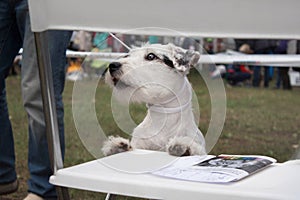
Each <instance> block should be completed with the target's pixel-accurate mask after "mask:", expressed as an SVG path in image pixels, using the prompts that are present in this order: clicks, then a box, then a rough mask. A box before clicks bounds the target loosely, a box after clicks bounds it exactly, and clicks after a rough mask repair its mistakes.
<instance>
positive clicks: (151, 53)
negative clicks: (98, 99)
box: [102, 44, 206, 156]
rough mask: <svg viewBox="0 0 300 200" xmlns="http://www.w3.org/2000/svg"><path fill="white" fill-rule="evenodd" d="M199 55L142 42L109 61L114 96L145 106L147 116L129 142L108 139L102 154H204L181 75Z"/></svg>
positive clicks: (187, 87)
mask: <svg viewBox="0 0 300 200" xmlns="http://www.w3.org/2000/svg"><path fill="white" fill-rule="evenodd" d="M199 57H200V55H199V53H198V52H195V51H191V50H184V49H182V48H180V47H176V46H174V45H173V44H168V45H160V44H153V45H150V44H146V45H145V46H143V47H141V48H134V49H132V50H131V51H130V52H129V53H128V54H127V55H126V56H124V57H122V58H120V59H118V60H117V61H116V62H112V63H111V64H110V65H109V68H108V73H106V77H105V81H106V83H108V84H109V85H111V86H112V87H113V88H114V90H116V93H117V98H118V99H119V100H120V101H122V99H123V101H124V98H125V97H129V98H130V100H131V101H134V102H144V103H146V105H147V107H148V111H147V115H146V117H145V119H144V120H143V122H142V123H140V124H139V125H138V126H137V127H136V128H135V129H134V131H133V134H132V139H131V141H129V140H128V139H124V138H121V137H118V136H117V137H115V136H110V137H109V138H108V140H107V141H105V142H104V145H103V147H102V151H103V154H104V155H106V156H107V155H112V154H116V153H120V152H123V151H128V150H131V149H132V148H133V149H135V148H137V149H149V150H159V151H167V152H168V153H169V154H171V155H175V156H187V155H203V154H206V151H205V142H204V137H203V135H202V133H201V131H200V130H199V129H198V127H197V125H196V123H195V120H194V115H193V112H192V105H191V100H192V88H191V85H190V83H189V82H188V79H187V77H186V75H187V74H188V72H189V69H190V68H191V67H192V66H193V65H195V64H197V62H198V60H199Z"/></svg>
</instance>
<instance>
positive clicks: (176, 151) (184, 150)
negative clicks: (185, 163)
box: [167, 143, 191, 156]
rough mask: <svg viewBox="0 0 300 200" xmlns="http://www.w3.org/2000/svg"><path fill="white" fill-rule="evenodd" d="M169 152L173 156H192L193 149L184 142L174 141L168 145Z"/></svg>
mask: <svg viewBox="0 0 300 200" xmlns="http://www.w3.org/2000/svg"><path fill="white" fill-rule="evenodd" d="M167 150H168V153H169V154H170V155H173V156H190V155H191V149H190V148H189V147H188V146H186V145H183V144H180V143H174V144H170V145H168V146H167Z"/></svg>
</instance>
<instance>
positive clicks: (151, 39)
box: [11, 31, 300, 90]
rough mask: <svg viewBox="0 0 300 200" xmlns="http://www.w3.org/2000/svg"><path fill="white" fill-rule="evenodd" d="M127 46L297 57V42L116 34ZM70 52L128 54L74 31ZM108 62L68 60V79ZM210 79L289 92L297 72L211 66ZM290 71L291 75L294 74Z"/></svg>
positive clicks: (96, 72)
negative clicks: (169, 44) (166, 46)
mask: <svg viewBox="0 0 300 200" xmlns="http://www.w3.org/2000/svg"><path fill="white" fill-rule="evenodd" d="M116 37H117V38H119V39H120V40H121V41H123V42H124V43H125V44H126V45H128V46H130V47H133V46H142V45H143V44H145V43H150V44H153V43H162V44H167V43H173V44H175V45H177V46H180V47H182V48H184V49H193V50H196V51H200V53H201V54H218V53H224V52H227V51H228V50H232V51H233V52H238V53H243V54H300V41H296V40H266V39H232V38H202V39H195V38H188V37H182V36H181V37H171V36H146V35H129V34H116ZM68 49H69V50H73V51H81V52H82V51H83V52H127V51H128V50H127V49H126V48H125V47H124V46H123V45H122V44H121V43H120V42H119V41H117V40H116V39H115V38H113V37H111V35H109V33H99V32H87V31H74V32H73V35H72V38H71V42H70V45H69V48H68ZM107 64H108V63H107V61H103V60H101V59H96V58H93V59H90V58H88V57H87V58H85V59H82V58H69V60H68V67H67V79H69V80H80V79H82V78H84V77H89V78H92V77H99V76H101V75H102V73H103V71H104V70H105V68H106V66H107ZM20 65H21V58H20V57H17V58H16V60H15V62H14V66H13V67H12V70H11V74H17V73H18V71H19V70H18V66H20ZM210 68H211V71H212V72H211V76H212V78H215V77H220V76H221V77H222V78H224V79H225V80H226V81H227V83H228V84H229V85H231V86H247V87H265V88H268V87H269V86H270V82H271V81H273V82H274V83H273V84H272V88H275V89H280V88H282V89H287V90H290V89H292V85H291V80H290V75H289V74H290V73H291V71H292V70H294V71H299V70H300V68H294V67H293V66H291V67H275V66H255V65H250V66H248V65H237V64H235V65H233V64H232V65H217V66H214V65H213V66H210ZM294 71H293V72H294Z"/></svg>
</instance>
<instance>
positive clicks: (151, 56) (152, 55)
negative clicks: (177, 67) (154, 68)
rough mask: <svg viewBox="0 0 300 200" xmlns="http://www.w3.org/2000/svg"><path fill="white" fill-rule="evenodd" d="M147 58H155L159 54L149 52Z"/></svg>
mask: <svg viewBox="0 0 300 200" xmlns="http://www.w3.org/2000/svg"><path fill="white" fill-rule="evenodd" d="M145 58H146V60H154V59H156V58H157V56H156V55H155V54H154V53H149V54H148V55H147V56H146V57H145Z"/></svg>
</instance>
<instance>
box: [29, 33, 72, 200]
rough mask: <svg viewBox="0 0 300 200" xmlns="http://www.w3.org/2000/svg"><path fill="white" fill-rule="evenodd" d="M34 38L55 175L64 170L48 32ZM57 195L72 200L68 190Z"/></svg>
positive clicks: (58, 190) (61, 189) (49, 147)
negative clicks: (59, 170)
mask: <svg viewBox="0 0 300 200" xmlns="http://www.w3.org/2000/svg"><path fill="white" fill-rule="evenodd" d="M34 38H35V47H36V53H37V62H38V68H39V76H40V85H41V92H42V99H43V109H44V115H45V123H46V134H47V140H48V149H49V157H50V162H51V166H52V170H53V173H56V171H57V170H58V169H61V168H63V160H62V153H61V149H60V140H59V131H58V124H57V117H56V106H55V97H54V89H53V80H52V68H51V62H50V55H49V48H48V40H47V32H46V31H44V32H35V33H34ZM57 193H58V198H59V199H60V200H69V199H70V197H69V193H68V190H67V188H64V187H57Z"/></svg>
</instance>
